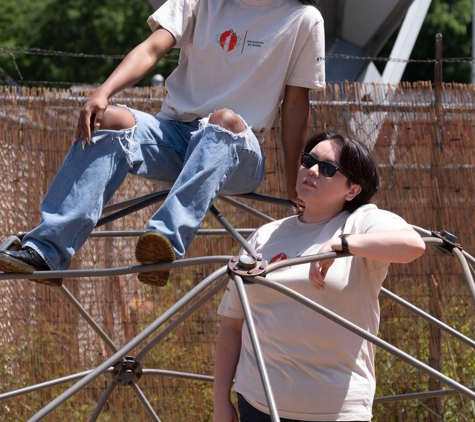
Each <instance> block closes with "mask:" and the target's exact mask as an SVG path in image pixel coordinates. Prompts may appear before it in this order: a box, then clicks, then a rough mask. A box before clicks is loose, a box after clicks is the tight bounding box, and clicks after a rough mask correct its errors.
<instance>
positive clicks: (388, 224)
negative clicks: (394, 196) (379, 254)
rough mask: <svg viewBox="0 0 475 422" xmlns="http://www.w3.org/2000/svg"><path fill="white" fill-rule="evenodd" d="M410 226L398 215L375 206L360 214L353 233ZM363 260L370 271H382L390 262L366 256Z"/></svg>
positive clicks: (376, 231) (407, 227)
mask: <svg viewBox="0 0 475 422" xmlns="http://www.w3.org/2000/svg"><path fill="white" fill-rule="evenodd" d="M410 228H411V226H410V225H409V224H408V223H407V222H406V221H405V220H404V219H403V218H402V217H400V216H399V215H397V214H394V213H392V212H390V211H385V210H380V209H377V208H375V209H371V210H369V211H368V212H364V213H363V214H362V216H361V219H359V221H358V222H357V224H356V232H355V234H364V233H381V232H388V231H393V230H394V231H396V230H404V229H410ZM363 260H364V262H365V264H366V267H367V268H368V270H370V271H383V270H384V269H387V267H388V266H389V264H390V263H389V262H386V261H376V260H373V259H368V258H363Z"/></svg>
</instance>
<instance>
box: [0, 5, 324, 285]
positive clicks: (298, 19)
mask: <svg viewBox="0 0 475 422" xmlns="http://www.w3.org/2000/svg"><path fill="white" fill-rule="evenodd" d="M316 3H317V0H168V1H166V2H165V3H164V4H163V6H161V7H160V8H159V9H158V10H157V11H156V12H155V13H154V14H153V15H152V16H150V18H149V19H148V24H149V25H150V27H151V29H152V31H153V32H152V34H151V35H150V37H149V38H147V39H146V40H145V41H144V42H143V43H141V44H140V45H138V46H137V47H136V48H134V49H133V50H132V51H131V52H130V53H129V54H128V55H127V57H126V58H125V59H124V60H123V62H122V63H121V64H120V65H119V66H118V68H117V69H116V70H115V71H114V72H113V73H112V75H111V76H110V77H109V78H108V79H107V80H106V81H105V82H104V84H102V85H101V86H100V87H99V88H98V89H97V90H96V91H95V93H94V94H93V96H92V97H91V98H90V99H89V100H88V101H87V102H86V104H85V105H84V107H83V109H82V110H81V113H80V116H79V121H78V124H77V129H76V136H75V140H74V145H73V146H72V148H71V149H70V151H69V153H68V155H67V157H66V159H65V162H64V165H63V166H62V167H61V169H60V170H59V172H58V174H57V175H56V177H55V179H54V180H53V182H52V184H51V186H50V188H49V190H48V192H47V194H46V197H45V199H44V201H43V204H42V208H41V209H42V214H41V216H42V221H41V223H40V225H39V226H38V227H36V228H35V229H34V230H32V231H30V232H29V233H27V234H26V235H25V237H24V238H23V248H22V249H21V250H20V251H0V271H4V272H23V273H32V272H34V271H36V270H42V271H45V270H49V269H53V270H66V269H68V268H69V266H70V264H71V260H72V257H73V255H74V254H75V253H76V252H77V251H78V250H79V248H81V246H82V245H83V243H84V242H85V241H86V240H87V238H88V236H89V234H90V233H91V231H92V230H93V228H94V227H95V225H96V223H97V221H98V219H99V217H100V215H101V212H102V209H103V207H104V205H105V204H106V203H107V201H108V200H109V199H110V198H111V197H112V195H113V194H114V192H115V191H116V190H117V189H118V188H119V186H120V185H121V184H122V182H123V181H124V179H125V177H126V175H127V174H128V173H131V174H133V175H137V176H140V177H143V178H146V179H148V180H152V181H156V182H161V183H164V184H165V185H170V186H172V189H171V191H170V193H169V195H168V197H167V199H166V200H165V202H164V203H163V205H162V206H161V207H160V209H159V210H158V211H157V212H156V213H155V214H154V215H153V216H152V217H151V219H150V220H149V222H148V225H147V230H146V231H145V233H143V234H142V235H141V236H140V237H139V239H138V242H137V245H136V248H135V256H136V259H137V261H138V262H140V263H142V264H152V263H157V262H169V261H173V260H174V259H179V258H182V257H183V256H184V255H185V252H186V251H187V249H188V248H189V246H190V245H191V243H192V241H193V239H194V237H195V235H196V232H197V231H198V228H199V226H200V224H201V222H202V220H203V218H204V216H205V215H206V212H207V211H208V209H209V207H210V205H211V204H212V203H213V201H214V200H215V199H216V198H217V196H218V195H219V194H220V192H223V193H226V194H231V195H232V194H239V193H248V192H252V191H254V190H255V189H257V187H258V186H259V185H260V183H261V181H262V179H263V177H264V174H265V156H264V153H263V151H262V149H261V146H260V144H261V143H262V142H263V141H264V133H265V131H266V130H269V129H270V128H271V127H272V124H273V121H274V117H275V115H276V112H277V109H278V108H279V106H281V110H282V130H281V138H282V143H283V148H284V151H285V163H284V164H285V169H286V170H285V172H286V178H287V185H288V189H287V191H288V196H289V199H290V200H293V201H298V198H297V194H296V192H295V188H294V186H295V179H296V175H297V170H298V159H299V157H298V152H299V151H300V149H301V147H302V146H303V144H304V143H305V140H306V134H307V128H308V119H309V100H308V92H309V90H320V89H323V88H324V86H325V63H324V58H325V41H324V31H323V18H322V15H321V14H320V12H319V11H318V9H317V8H316V7H315V5H316ZM171 48H180V49H181V51H180V59H179V61H178V66H177V68H176V69H175V70H174V72H173V73H172V74H171V75H170V76H169V77H168V78H167V81H166V88H167V96H166V98H165V99H164V101H163V104H162V106H161V110H160V112H159V113H158V114H157V115H151V114H148V113H144V112H141V111H139V110H133V109H130V108H127V107H125V106H123V105H122V106H119V105H109V100H110V98H111V97H112V96H113V95H115V94H117V93H119V92H120V91H122V90H123V89H125V88H127V87H130V86H132V85H134V84H135V83H137V82H138V81H139V80H140V79H142V78H143V77H144V76H145V75H146V74H147V73H148V72H150V71H152V70H153V69H154V67H155V65H156V64H157V62H158V61H159V60H161V59H162V58H163V57H164V56H165V54H166V53H167V52H168V51H169V50H170V49H171ZM168 276H169V270H157V271H153V272H143V273H140V274H139V276H138V278H139V280H140V281H142V282H144V283H147V284H152V285H156V286H163V285H165V284H166V283H167V280H168ZM43 282H48V283H50V284H54V285H58V284H61V280H60V279H53V280H47V281H43Z"/></svg>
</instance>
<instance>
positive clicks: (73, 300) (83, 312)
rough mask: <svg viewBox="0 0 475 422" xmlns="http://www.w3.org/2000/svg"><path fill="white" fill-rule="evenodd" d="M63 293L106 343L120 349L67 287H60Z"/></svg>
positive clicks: (114, 349) (114, 348)
mask: <svg viewBox="0 0 475 422" xmlns="http://www.w3.org/2000/svg"><path fill="white" fill-rule="evenodd" d="M60 289H61V291H62V292H63V294H64V295H65V296H66V298H67V299H68V300H69V301H70V302H71V303H72V305H73V306H74V307H75V308H76V310H77V311H78V312H79V313H80V314H81V315H82V317H83V318H84V319H85V320H86V321H87V322H88V323H89V325H90V326H91V327H92V329H93V330H94V331H95V332H96V333H97V334H98V335H99V337H100V338H101V339H102V340H103V341H104V343H106V344H107V345H108V346H109V347H110V348H111V349H112V350H113V351H114V352H117V350H119V349H118V348H117V346H116V345H115V343H114V342H113V341H112V340H111V339H110V338H109V336H108V335H107V334H106V333H105V332H104V331H103V330H102V328H101V327H99V325H98V324H97V323H96V321H94V319H92V318H91V316H90V315H89V314H88V313H87V312H86V310H85V309H84V308H83V307H82V305H81V304H80V303H79V302H78V301H77V300H76V298H75V297H74V296H73V295H72V294H71V293H70V292H69V290H68V289H66V287H64V286H61V287H60Z"/></svg>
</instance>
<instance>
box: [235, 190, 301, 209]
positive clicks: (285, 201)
mask: <svg viewBox="0 0 475 422" xmlns="http://www.w3.org/2000/svg"><path fill="white" fill-rule="evenodd" d="M233 196H236V197H237V198H246V199H252V200H254V201H260V202H267V203H269V204H274V205H282V206H284V207H293V206H294V203H293V202H292V201H289V200H288V199H281V198H274V197H273V196H267V195H261V194H258V193H242V194H240V195H233Z"/></svg>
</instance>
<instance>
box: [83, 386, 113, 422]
mask: <svg viewBox="0 0 475 422" xmlns="http://www.w3.org/2000/svg"><path fill="white" fill-rule="evenodd" d="M115 387H117V384H116V383H115V382H113V381H112V382H111V383H110V384H109V385H108V387H107V389H106V391H104V393H103V394H102V397H101V398H100V400H99V402H98V403H97V406H96V408H95V409H94V412H93V413H92V415H91V417H90V418H89V422H95V421H97V418H98V417H99V415H100V414H101V411H102V409H103V407H104V405H105V404H106V403H107V399H108V398H109V396H110V395H111V394H112V391H114V389H115Z"/></svg>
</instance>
